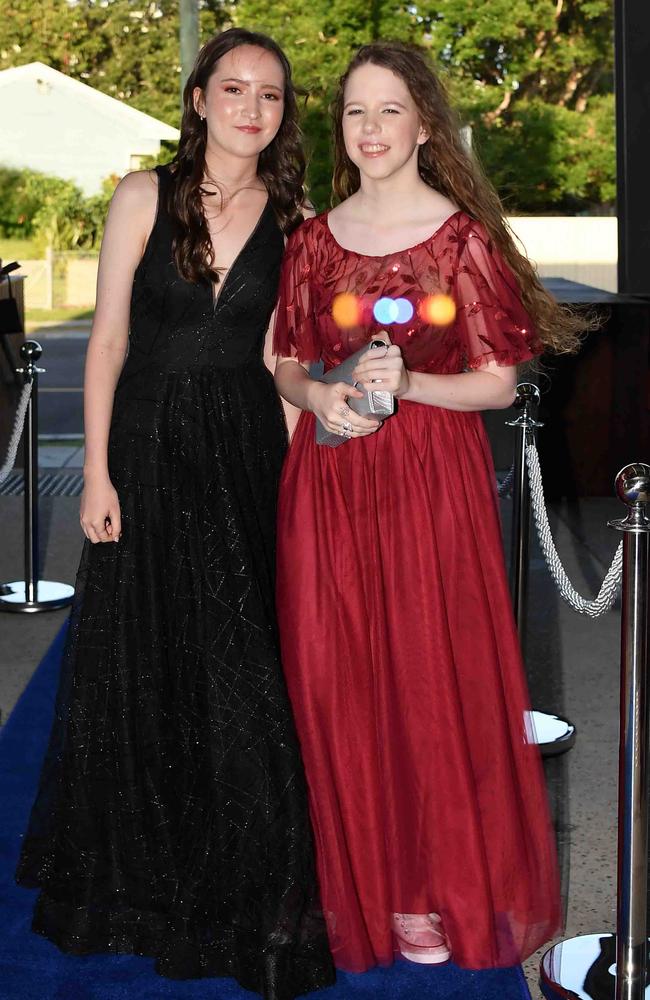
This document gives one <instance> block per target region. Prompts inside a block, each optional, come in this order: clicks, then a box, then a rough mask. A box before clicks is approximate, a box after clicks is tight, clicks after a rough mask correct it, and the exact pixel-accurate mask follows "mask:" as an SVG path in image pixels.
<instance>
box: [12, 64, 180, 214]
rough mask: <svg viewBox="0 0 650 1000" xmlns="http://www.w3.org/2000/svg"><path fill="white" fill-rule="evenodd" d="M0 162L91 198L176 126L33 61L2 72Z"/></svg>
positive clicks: (137, 162)
mask: <svg viewBox="0 0 650 1000" xmlns="http://www.w3.org/2000/svg"><path fill="white" fill-rule="evenodd" d="M0 107H1V108H2V112H1V117H0V165H1V166H6V167H17V168H28V169H30V170H39V171H41V172H42V173H44V174H50V175H53V176H55V177H63V178H66V179H68V180H72V181H74V182H75V183H76V184H78V185H79V187H80V188H81V189H82V191H83V192H84V193H85V194H96V193H97V192H98V191H99V189H100V187H101V184H102V181H103V180H104V179H105V178H106V177H109V176H110V175H111V174H117V175H118V176H119V177H122V176H123V175H124V174H125V173H127V172H128V171H129V170H137V168H138V167H139V165H140V158H141V157H142V156H155V155H156V154H157V153H158V152H159V150H160V143H161V140H162V139H178V136H179V133H178V129H175V128H172V127H171V125H166V124H165V123H164V122H160V121H158V120H157V119H156V118H152V117H151V116H150V115H145V114H144V113H143V112H142V111H136V110H135V108H130V107H129V106H128V105H127V104H123V103H122V102H121V101H118V100H116V99H115V98H114V97H109V96H108V94H102V93H101V91H99V90H95V89H94V88H93V87H89V86H87V85H86V84H85V83H81V82H80V81H79V80H73V79H72V78H71V77H69V76H66V75H65V74H64V73H59V71H58V70H56V69H52V67H51V66H46V65H45V64H44V63H40V62H33V63H28V64H27V65H25V66H17V67H15V68H13V69H5V70H2V71H0Z"/></svg>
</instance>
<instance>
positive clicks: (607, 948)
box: [539, 934, 650, 1000]
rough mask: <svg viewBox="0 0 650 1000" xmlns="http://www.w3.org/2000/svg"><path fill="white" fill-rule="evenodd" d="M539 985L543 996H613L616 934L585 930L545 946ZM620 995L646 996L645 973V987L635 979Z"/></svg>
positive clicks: (566, 999) (564, 999)
mask: <svg viewBox="0 0 650 1000" xmlns="http://www.w3.org/2000/svg"><path fill="white" fill-rule="evenodd" d="M649 943H650V942H649ZM539 986H540V989H541V991H542V993H543V994H544V996H545V997H546V998H547V1000H615V996H616V935H615V934H585V935H583V936H581V937H576V938H570V939H569V940H568V941H561V942H560V944H556V945H554V946H553V947H552V948H549V950H548V951H547V952H546V953H545V955H544V956H543V957H542V962H541V965H540V969H539ZM620 995H621V996H626V997H627V996H628V995H629V996H630V997H639V998H641V997H645V998H646V1000H650V985H648V977H647V976H646V983H645V990H644V989H643V986H642V985H641V983H639V987H638V989H637V990H636V991H634V990H633V991H632V992H629V991H625V992H622V993H621V994H620Z"/></svg>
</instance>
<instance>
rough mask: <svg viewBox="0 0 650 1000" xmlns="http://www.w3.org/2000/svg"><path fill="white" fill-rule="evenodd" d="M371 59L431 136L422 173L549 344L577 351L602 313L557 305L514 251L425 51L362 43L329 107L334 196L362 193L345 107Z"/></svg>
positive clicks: (422, 155)
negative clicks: (495, 259)
mask: <svg viewBox="0 0 650 1000" xmlns="http://www.w3.org/2000/svg"><path fill="white" fill-rule="evenodd" d="M367 63H372V64H374V65H375V66H382V67H384V68H385V69H389V70H391V72H393V73H395V75H396V76H398V77H400V78H401V79H402V80H403V81H404V83H405V84H406V86H407V87H408V89H409V92H410V94H411V97H412V98H413V100H414V102H415V105H416V107H417V109H418V112H419V115H420V119H421V122H422V125H423V127H424V129H425V130H426V131H427V134H428V135H429V138H428V140H427V141H426V142H425V143H424V144H423V145H421V146H420V147H419V149H418V170H419V173H420V177H421V178H422V180H423V181H424V182H425V183H426V184H428V185H429V186H430V187H432V188H434V189H435V190H436V191H439V192H440V193H441V194H443V195H446V197H447V198H449V199H450V200H451V201H453V202H455V203H456V204H457V205H458V207H459V208H461V209H462V210H463V211H464V212H467V214H468V215H470V216H471V217H472V218H473V219H476V220H477V221H479V222H482V223H483V225H484V226H485V228H486V230H487V232H488V234H489V236H490V238H491V239H492V240H493V242H494V244H495V246H496V247H497V248H498V249H499V250H500V252H501V253H502V255H503V257H504V258H505V260H506V262H507V263H508V265H509V267H510V268H511V270H512V271H513V273H514V275H515V277H516V279H517V282H518V285H519V290H520V294H521V299H522V302H523V304H524V306H525V308H526V310H527V312H528V313H529V315H530V316H531V318H532V320H533V322H534V324H535V327H536V331H537V335H538V337H539V339H540V340H541V342H542V343H543V344H544V346H545V347H546V348H547V349H548V350H550V351H553V352H554V353H556V354H572V353H575V352H576V351H577V350H578V348H579V346H580V340H581V337H582V335H583V334H584V333H586V332H587V331H588V330H592V329H594V328H595V327H596V326H597V325H598V320H597V318H596V317H594V316H593V314H591V315H590V314H584V313H583V314H580V313H576V312H573V311H571V310H570V309H568V308H567V307H566V306H562V305H560V304H559V303H558V302H557V301H556V300H555V299H554V298H553V297H552V296H551V295H549V293H548V292H547V291H546V289H545V288H544V286H543V285H542V283H541V281H540V280H539V276H538V274H537V271H536V270H535V268H534V267H533V265H532V264H531V263H530V261H529V260H528V258H527V257H526V256H525V255H524V254H522V253H521V252H520V251H519V250H518V249H517V246H516V243H515V237H514V236H513V233H512V231H511V230H510V228H509V226H508V223H507V221H506V219H505V217H504V210H503V205H502V204H501V201H500V199H499V196H498V194H497V193H496V191H495V189H494V187H493V186H492V184H491V183H490V182H489V181H488V179H487V177H486V176H485V174H484V173H483V170H482V169H481V166H480V164H479V162H478V160H477V159H476V157H475V156H474V155H473V154H472V153H470V152H469V150H468V149H467V148H466V145H465V143H464V141H463V138H462V133H461V123H460V120H459V118H458V117H457V115H456V113H455V111H454V110H453V109H452V107H451V103H450V100H449V97H448V94H447V90H446V88H445V86H444V84H443V82H442V80H441V79H440V77H439V76H438V74H437V73H436V71H435V69H434V68H433V66H432V65H431V63H430V61H429V59H428V57H427V55H426V54H425V52H424V51H423V50H421V49H419V48H417V47H416V46H413V45H405V44H403V43H401V42H372V43H370V44H368V45H364V46H362V48H360V49H359V51H358V52H357V53H356V55H355V56H354V58H353V59H352V62H351V63H350V65H349V66H348V68H347V70H346V71H345V73H344V74H343V76H342V77H341V78H340V81H339V88H338V91H337V94H336V96H335V98H334V101H333V104H332V118H333V131H334V175H333V180H332V187H333V192H334V196H335V198H336V199H338V200H340V201H343V200H345V198H348V197H349V196H350V195H351V194H354V192H355V191H358V189H359V187H360V184H361V179H360V175H359V169H358V167H356V166H355V164H354V163H353V162H352V160H351V159H350V157H349V156H348V154H347V152H346V149H345V142H344V140H343V105H344V91H345V85H346V83H347V81H348V79H349V77H350V74H351V73H353V72H354V70H355V69H357V68H358V67H359V66H364V65H365V64H367Z"/></svg>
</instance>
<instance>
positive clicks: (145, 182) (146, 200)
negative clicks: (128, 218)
mask: <svg viewBox="0 0 650 1000" xmlns="http://www.w3.org/2000/svg"><path fill="white" fill-rule="evenodd" d="M157 201H158V175H157V173H156V171H155V170H136V171H134V172H133V173H130V174H126V176H125V177H123V178H122V180H121V181H120V183H119V184H118V185H117V187H116V188H115V192H114V194H113V198H112V202H111V204H115V205H119V207H120V208H122V207H123V208H124V209H127V208H128V209H130V210H131V211H133V210H135V211H139V210H142V211H144V212H146V211H147V210H148V209H150V208H151V207H152V206H154V208H155V205H156V203H157Z"/></svg>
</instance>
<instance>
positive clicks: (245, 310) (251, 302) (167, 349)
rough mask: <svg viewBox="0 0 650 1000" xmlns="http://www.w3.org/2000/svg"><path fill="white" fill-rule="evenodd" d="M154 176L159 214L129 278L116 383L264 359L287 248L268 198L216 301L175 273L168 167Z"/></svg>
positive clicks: (208, 290)
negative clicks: (124, 354)
mask: <svg viewBox="0 0 650 1000" xmlns="http://www.w3.org/2000/svg"><path fill="white" fill-rule="evenodd" d="M156 173H157V175H158V210H157V213H156V220H155V223H154V226H153V229H152V231H151V235H150V237H149V240H148V242H147V246H146V248H145V251H144V254H143V257H142V260H141V261H140V264H139V265H138V268H137V270H136V273H135V276H134V281H133V294H132V299H131V318H130V336H129V357H128V360H127V363H126V365H125V368H124V371H123V374H122V379H121V381H124V380H125V379H128V378H129V376H131V375H133V374H136V373H139V372H140V371H142V369H143V368H147V369H148V368H152V369H158V370H165V371H168V370H170V369H172V370H179V371H184V370H185V369H188V368H196V367H201V368H202V367H204V366H206V365H215V366H217V367H220V368H235V367H238V366H239V365H243V364H249V363H251V362H253V361H260V362H261V359H262V352H263V348H264V337H265V334H266V330H267V328H268V323H269V320H270V318H271V314H272V312H273V307H274V305H275V298H276V294H277V286H278V279H279V272H280V263H281V260H282V253H283V249H284V239H283V235H282V232H281V230H280V227H279V225H278V223H277V220H276V217H275V214H274V212H273V208H272V205H271V203H270V201H267V203H266V205H265V206H264V209H263V210H262V212H261V214H260V217H259V220H258V222H257V224H256V226H255V228H254V229H253V231H252V233H251V235H250V236H249V238H248V240H247V241H246V243H245V244H244V246H243V247H242V249H241V250H240V252H239V254H238V255H237V257H236V258H235V260H234V261H233V263H232V265H231V267H230V268H229V269H228V271H227V273H226V275H225V276H224V278H223V281H222V283H221V284H220V285H219V286H218V294H217V296H216V298H215V296H214V292H213V287H212V284H211V283H209V282H201V283H199V284H192V283H190V282H188V281H185V280H184V279H183V278H182V277H181V276H180V275H179V273H178V271H177V269H176V266H175V264H174V261H173V250H172V245H173V226H172V220H171V218H170V216H169V213H168V210H167V201H168V197H169V193H170V190H171V185H172V184H173V183H174V180H173V176H172V175H171V173H170V171H169V169H168V168H166V167H158V168H156Z"/></svg>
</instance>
